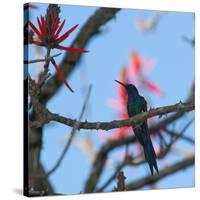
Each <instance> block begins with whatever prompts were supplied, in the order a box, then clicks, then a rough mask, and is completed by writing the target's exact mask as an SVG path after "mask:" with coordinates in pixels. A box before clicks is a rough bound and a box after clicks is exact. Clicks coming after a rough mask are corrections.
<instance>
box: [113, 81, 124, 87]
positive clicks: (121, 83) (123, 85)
mask: <svg viewBox="0 0 200 200" xmlns="http://www.w3.org/2000/svg"><path fill="white" fill-rule="evenodd" d="M115 81H116V82H117V83H119V84H120V85H122V86H124V87H125V88H126V84H124V83H122V82H120V81H118V80H115Z"/></svg>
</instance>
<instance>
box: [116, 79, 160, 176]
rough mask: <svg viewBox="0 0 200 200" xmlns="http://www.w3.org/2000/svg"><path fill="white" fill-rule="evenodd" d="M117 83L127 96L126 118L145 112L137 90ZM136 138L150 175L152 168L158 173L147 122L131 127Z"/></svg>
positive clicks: (145, 109) (145, 104)
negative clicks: (142, 150)
mask: <svg viewBox="0 0 200 200" xmlns="http://www.w3.org/2000/svg"><path fill="white" fill-rule="evenodd" d="M115 81H116V82H117V83H119V84H120V85H122V86H123V87H124V88H125V89H126V92H127V94H128V101H127V111H128V116H129V117H133V116H134V115H136V114H138V113H141V112H145V111H147V102H146V100H145V98H144V97H142V96H140V94H139V92H138V90H137V88H136V87H135V86H134V85H132V84H125V83H122V82H120V81H117V80H115ZM132 128H133V130H134V133H135V136H136V138H137V139H138V141H139V143H140V144H141V145H142V147H143V149H144V155H145V159H146V161H147V162H148V164H149V167H150V170H151V174H152V175H153V168H154V169H155V170H156V172H157V173H158V167H157V163H156V153H155V151H154V148H153V144H152V141H151V138H150V135H149V133H148V125H147V120H145V121H144V122H143V123H142V124H141V125H138V126H136V127H132Z"/></svg>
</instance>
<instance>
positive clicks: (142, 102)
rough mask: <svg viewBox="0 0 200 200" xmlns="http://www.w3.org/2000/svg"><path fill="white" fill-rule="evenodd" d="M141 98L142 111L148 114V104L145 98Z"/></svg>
mask: <svg viewBox="0 0 200 200" xmlns="http://www.w3.org/2000/svg"><path fill="white" fill-rule="evenodd" d="M140 98H141V104H142V111H144V112H146V111H147V102H146V100H145V98H144V97H142V96H140Z"/></svg>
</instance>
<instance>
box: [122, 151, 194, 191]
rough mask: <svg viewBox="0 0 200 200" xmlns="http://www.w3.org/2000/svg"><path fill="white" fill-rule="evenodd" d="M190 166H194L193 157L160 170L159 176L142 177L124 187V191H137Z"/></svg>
mask: <svg viewBox="0 0 200 200" xmlns="http://www.w3.org/2000/svg"><path fill="white" fill-rule="evenodd" d="M191 165H194V155H192V156H190V157H188V158H186V159H184V160H183V161H180V162H177V163H175V164H173V165H171V166H169V167H166V168H165V169H163V170H161V171H160V172H159V174H155V175H154V176H148V177H144V178H142V179H139V180H137V181H134V182H132V183H129V184H128V185H127V186H126V190H137V189H139V188H142V187H144V186H145V185H149V184H152V183H155V182H157V181H159V180H160V179H162V178H164V177H166V176H168V175H172V174H174V173H176V172H177V171H180V170H183V169H185V168H187V167H189V166H191Z"/></svg>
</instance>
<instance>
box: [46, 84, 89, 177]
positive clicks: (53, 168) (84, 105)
mask: <svg viewBox="0 0 200 200" xmlns="http://www.w3.org/2000/svg"><path fill="white" fill-rule="evenodd" d="M91 90H92V85H90V86H89V89H88V93H87V95H86V98H85V101H84V104H83V107H82V110H81V113H80V115H79V118H78V121H77V123H76V124H75V125H74V127H73V128H72V131H71V134H70V138H69V140H68V142H67V144H66V146H65V148H64V149H63V152H62V153H61V156H60V157H59V159H58V161H57V162H56V164H55V165H54V167H52V169H51V170H49V172H47V176H50V175H51V174H52V173H53V172H55V170H56V169H58V167H59V166H60V164H61V162H62V160H63V158H64V157H65V155H66V153H67V151H68V149H69V147H70V145H71V143H72V140H73V138H74V136H75V133H76V130H77V129H78V127H79V121H80V120H81V119H82V117H83V114H84V112H85V110H86V106H87V103H88V100H89V97H90V94H91Z"/></svg>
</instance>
